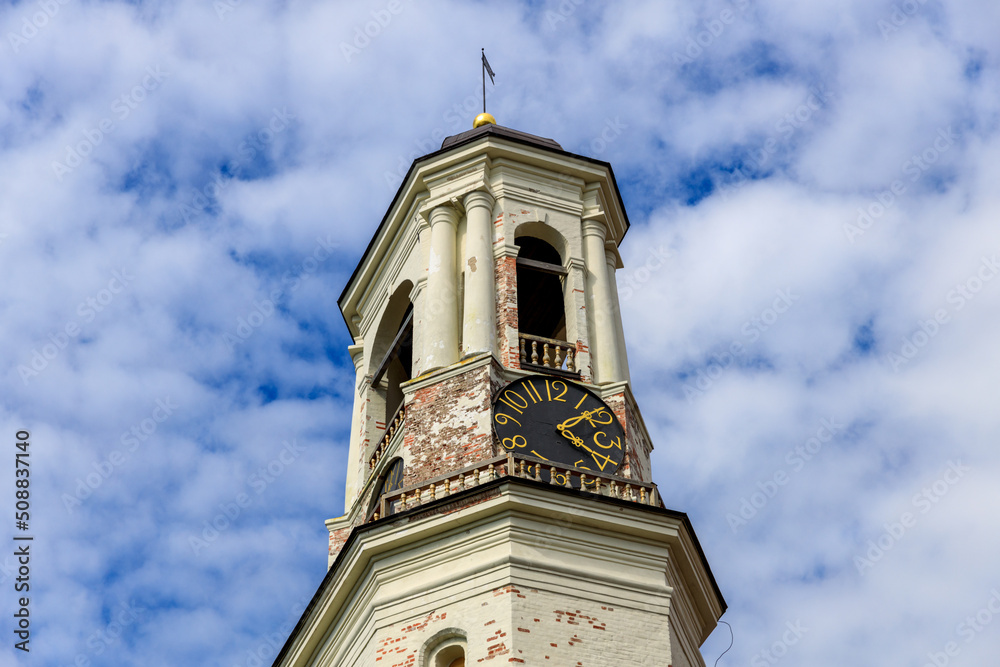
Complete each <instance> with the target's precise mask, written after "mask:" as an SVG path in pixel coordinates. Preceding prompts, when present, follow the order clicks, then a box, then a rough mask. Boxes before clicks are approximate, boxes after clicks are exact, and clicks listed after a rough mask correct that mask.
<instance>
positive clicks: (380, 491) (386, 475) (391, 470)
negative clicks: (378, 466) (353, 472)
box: [368, 459, 403, 516]
mask: <svg viewBox="0 0 1000 667" xmlns="http://www.w3.org/2000/svg"><path fill="white" fill-rule="evenodd" d="M401 488H403V459H396V460H394V461H393V462H392V463H390V464H389V467H387V468H386V469H385V470H384V471H383V472H382V475H381V476H380V477H379V480H378V482H377V483H376V484H375V492H374V493H372V499H371V502H370V503H369V504H368V516H371V515H372V514H373V513H374V512H375V508H377V507H378V503H379V500H381V498H382V496H383V495H385V494H387V493H391V492H392V491H398V490H399V489H401Z"/></svg>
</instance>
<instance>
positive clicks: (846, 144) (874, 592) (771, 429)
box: [0, 0, 1000, 667]
mask: <svg viewBox="0 0 1000 667" xmlns="http://www.w3.org/2000/svg"><path fill="white" fill-rule="evenodd" d="M998 34H1000V5H998V4H997V3H996V2H991V1H988V0H955V1H951V2H947V3H945V2H940V1H938V0H902V1H896V2H890V1H889V0H875V1H872V0H854V1H850V0H840V1H839V2H833V1H831V0H812V1H810V2H792V1H790V0H732V2H728V1H726V0H705V1H681V0H675V1H669V0H666V1H665V0H650V1H649V2H645V3H643V2H634V3H629V4H628V5H627V6H626V5H625V3H616V4H614V5H611V4H609V3H600V2H596V1H595V0H563V1H562V2H556V1H555V0H551V1H546V2H530V3H525V4H515V3H474V2H447V1H437V2H413V1H412V0H399V1H398V2H397V0H393V1H391V2H385V1H383V0H365V1H364V2H352V3H347V2H304V1H297V0H289V1H286V2H249V1H246V2H239V1H236V0H215V1H214V2H208V1H207V0H206V1H203V2H193V1H184V0H181V1H178V2H156V1H153V0H150V1H148V2H142V1H139V2H133V3H125V2H99V1H96V0H94V1H91V0H41V1H40V2H39V1H37V0H35V1H27V0H26V1H22V2H9V1H8V2H6V3H4V4H3V6H2V7H0V36H2V41H3V43H2V44H0V62H2V67H0V281H2V285H3V290H2V296H0V349H2V350H3V353H2V355H0V360H2V367H0V370H2V374H0V382H2V390H0V391H2V394H0V396H2V403H0V442H3V443H4V446H5V448H6V451H7V454H5V455H4V457H3V458H4V463H3V466H2V471H3V472H2V482H0V489H2V497H3V498H4V499H5V500H4V501H3V507H4V512H5V517H6V518H5V519H4V521H3V522H2V523H3V535H2V537H3V539H4V540H5V544H6V545H7V546H5V547H4V548H3V550H2V551H3V553H4V554H11V553H12V551H13V549H12V548H11V547H10V546H9V545H11V544H13V543H12V542H11V541H10V535H11V534H12V533H14V532H18V533H20V531H16V530H15V528H14V525H13V516H12V515H13V511H14V507H13V505H14V500H13V498H14V490H15V489H14V474H15V473H14V456H13V454H14V453H15V451H16V450H15V436H16V434H17V432H18V431H19V430H28V431H30V434H31V438H30V441H31V444H30V464H31V478H30V479H31V504H32V512H31V522H30V531H28V532H30V533H31V534H33V535H34V536H35V541H34V543H33V544H32V546H31V549H32V552H31V553H32V570H31V578H32V579H31V603H30V605H31V613H32V619H33V623H32V630H33V634H32V641H31V645H30V646H31V653H30V657H29V656H25V655H24V654H22V653H20V652H19V651H15V650H14V648H13V639H12V634H11V626H12V619H11V614H12V613H13V611H14V609H13V602H12V598H13V590H12V587H13V584H14V581H13V577H15V576H16V573H15V569H14V558H13V557H12V556H11V555H7V556H0V566H2V571H0V582H2V584H0V585H2V587H3V590H4V592H3V595H2V599H3V600H4V603H3V605H4V608H3V616H4V618H5V619H7V620H5V621H4V623H3V624H2V626H3V637H4V640H3V642H2V645H0V665H14V664H32V665H70V664H81V665H83V664H88V663H87V662H86V661H90V663H89V664H93V665H150V666H155V665H178V664H192V665H219V666H224V667H231V666H234V665H250V664H254V663H253V662H252V661H251V659H250V657H249V656H248V653H247V651H248V650H251V649H253V650H259V651H262V652H264V653H267V652H268V651H270V650H271V649H270V648H269V646H270V644H269V642H273V643H281V642H282V641H283V640H284V636H285V635H286V634H287V631H288V629H289V628H290V625H291V623H292V622H294V621H295V620H296V619H297V618H298V614H299V611H300V610H301V608H302V606H303V605H304V603H305V602H306V601H307V600H308V598H309V597H310V596H311V595H312V593H313V592H314V591H315V589H316V587H317V586H318V584H319V582H320V580H321V578H322V576H323V574H324V572H325V568H326V531H325V528H324V526H323V520H324V519H326V518H329V517H332V516H336V515H339V514H340V513H341V510H342V503H343V474H344V466H343V461H344V458H345V455H346V449H347V436H348V425H349V409H350V406H349V400H350V391H349V389H348V388H349V387H350V385H351V381H352V378H353V368H352V366H351V363H350V360H349V358H348V356H347V353H346V346H347V345H348V343H349V340H348V337H347V332H346V328H345V326H344V323H343V320H342V318H341V316H340V314H339V312H338V309H337V306H336V297H337V296H338V295H339V294H340V291H341V289H342V288H343V285H344V283H345V281H346V279H347V277H348V276H349V275H350V272H351V270H352V269H353V267H354V265H355V263H356V262H357V260H358V259H359V257H360V254H361V252H362V250H363V249H364V247H365V244H366V243H367V241H368V239H369V237H370V235H371V234H372V233H373V231H374V230H375V228H376V226H377V223H378V221H379V220H380V219H381V216H382V214H383V212H384V211H385V209H386V207H387V206H388V204H389V202H390V199H391V197H392V195H393V193H394V192H395V190H396V188H397V187H398V185H399V183H400V181H401V179H402V175H403V174H404V173H405V171H406V169H407V167H408V166H409V163H410V161H411V160H412V159H413V158H414V157H416V156H418V155H421V154H424V153H427V152H430V151H432V150H435V149H436V148H437V147H439V146H440V142H441V139H442V138H443V137H444V136H445V135H450V134H455V133H458V132H460V131H463V130H465V129H468V128H469V127H471V120H472V118H473V116H474V115H475V112H476V108H477V106H478V105H479V104H480V102H481V100H480V98H479V96H480V94H481V93H480V69H479V50H480V48H482V47H485V48H486V51H487V54H488V56H489V58H490V62H491V64H492V65H493V68H494V70H496V73H497V85H496V87H495V88H491V89H490V90H489V95H490V97H489V100H488V104H489V107H490V110H491V111H492V112H493V113H494V114H495V115H496V116H497V118H498V120H499V121H500V123H501V124H503V125H506V126H508V127H512V128H516V129H519V130H524V131H527V132H531V133H534V134H538V135H541V136H545V137H552V138H554V139H555V140H557V141H559V142H560V143H561V144H562V145H563V146H564V147H565V148H566V149H567V150H570V151H573V152H576V153H580V154H583V155H589V156H593V157H597V158H600V159H603V160H607V161H609V162H611V163H612V164H613V166H614V168H615V173H616V175H617V177H618V179H619V185H620V187H621V190H622V195H623V198H624V200H625V203H626V206H627V208H628V212H629V216H630V219H631V222H632V228H631V230H630V232H629V234H628V235H627V236H626V238H625V241H624V243H623V245H622V252H623V256H624V259H625V264H626V268H625V269H624V270H622V271H620V272H619V279H618V284H619V290H620V293H621V299H622V304H623V310H624V318H625V331H626V335H627V338H628V349H629V355H630V361H631V368H632V379H633V383H634V389H635V393H636V395H637V397H638V400H639V403H640V406H641V408H642V409H643V411H644V415H645V419H646V422H647V424H648V426H649V428H650V430H651V432H652V435H653V439H654V442H655V444H656V451H655V452H654V476H655V478H656V480H657V482H658V483H659V486H660V489H661V491H662V493H663V497H664V500H665V501H666V503H667V505H668V506H670V507H672V508H675V509H679V510H683V511H686V512H688V513H689V515H690V516H691V519H692V521H693V523H694V526H695V528H696V530H697V531H698V535H699V538H700V540H701V543H702V545H703V547H704V549H705V552H706V554H707V556H708V559H709V561H710V563H711V565H712V567H713V570H714V572H715V575H716V577H717V579H718V582H719V585H720V586H721V588H722V591H723V593H724V595H725V597H726V599H727V601H728V603H729V611H728V612H727V614H726V616H725V617H724V618H725V620H727V621H729V622H730V623H731V624H732V626H733V629H734V633H735V645H734V647H733V648H732V650H731V651H730V652H729V653H728V654H726V655H725V657H723V658H722V660H721V661H720V663H719V664H720V665H751V666H753V667H756V666H759V665H771V664H777V663H779V662H780V663H782V664H787V665H811V666H817V667H826V666H830V667H832V666H834V665H837V666H839V665H843V664H859V665H884V664H892V665H899V666H901V667H921V666H923V665H926V664H936V665H938V667H940V666H941V665H945V664H951V665H968V666H970V667H972V666H976V665H985V664H991V663H992V662H994V661H995V659H996V655H997V654H998V653H1000V618H998V617H997V613H996V612H1000V567H998V566H997V554H998V553H1000V530H998V527H997V526H998V521H997V518H996V516H997V511H998V509H1000V490H998V487H1000V460H998V452H1000V410H998V400H997V395H998V391H997V383H998V382H1000V345H998V339H997V331H1000V308H998V305H1000V278H998V273H1000V261H998V258H1000V216H998V213H1000V188H998V184H1000V139H998V137H1000V134H998V130H1000V113H998V110H1000V76H998V74H1000V70H998V66H1000V44H998V42H997V35H998ZM994 278H997V279H996V280H994ZM276 289H280V290H281V294H280V296H279V298H277V299H276V300H274V301H273V302H272V301H270V300H269V295H270V294H271V292H272V291H273V290H276ZM220 517H223V519H222V520H220ZM213 522H215V523H216V524H217V525H224V526H226V527H225V528H224V529H223V530H214V529H212V528H211V527H210V526H211V524H212V523H213ZM991 606H992V609H991ZM728 644H729V632H728V629H727V628H725V627H724V626H723V627H720V628H719V629H718V630H717V631H716V633H715V634H714V635H713V636H712V637H711V638H710V639H709V640H708V642H706V644H705V646H704V647H703V653H704V655H705V657H706V660H707V662H708V663H709V664H712V663H713V662H714V661H715V659H716V658H717V657H718V656H719V654H720V653H721V652H722V651H723V650H724V649H725V648H726V646H728ZM272 655H273V653H272Z"/></svg>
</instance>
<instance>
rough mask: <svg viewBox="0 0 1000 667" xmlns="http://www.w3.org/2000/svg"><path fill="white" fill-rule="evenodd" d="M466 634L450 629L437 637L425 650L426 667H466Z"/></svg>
mask: <svg viewBox="0 0 1000 667" xmlns="http://www.w3.org/2000/svg"><path fill="white" fill-rule="evenodd" d="M465 650H466V639H465V633H464V632H463V631H462V630H458V629H457V628H449V629H447V630H443V631H441V632H439V633H438V634H437V635H435V636H434V637H433V638H431V640H430V641H429V642H427V644H425V648H424V649H423V651H422V653H423V658H422V660H421V665H423V666H424V667H465Z"/></svg>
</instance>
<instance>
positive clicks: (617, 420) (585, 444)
mask: <svg viewBox="0 0 1000 667" xmlns="http://www.w3.org/2000/svg"><path fill="white" fill-rule="evenodd" d="M484 116H488V115H487V114H484V115H483V116H480V117H479V118H477V122H476V125H475V126H474V128H473V129H472V130H470V131H468V132H464V133H462V134H458V135H455V136H452V137H448V138H446V139H445V140H444V142H443V144H442V146H441V149H440V150H438V151H436V152H434V153H431V154H429V155H425V156H423V157H421V158H418V159H417V160H415V161H414V162H413V164H412V165H411V167H410V170H409V171H408V172H407V175H406V177H405V178H404V181H403V184H402V185H401V186H400V188H399V191H398V192H397V193H396V195H395V197H394V198H393V201H392V203H391V205H390V206H389V209H388V211H387V212H386V214H385V216H384V217H383V219H382V221H381V224H380V225H379V227H378V230H377V231H376V232H375V235H374V237H373V238H372V240H371V242H370V243H369V245H368V247H367V249H366V250H365V253H364V255H363V257H362V259H361V261H360V263H359V264H358V266H357V268H356V269H355V271H354V274H353V275H352V276H351V278H350V280H349V281H348V283H347V286H346V287H345V288H344V291H343V293H342V294H341V296H340V299H339V305H340V309H341V312H342V313H343V315H344V318H345V321H346V322H347V326H348V329H349V330H350V333H351V335H352V337H353V338H354V344H353V345H351V346H350V347H349V353H350V355H351V359H352V360H353V362H354V367H355V370H356V379H355V386H354V412H353V415H352V419H351V427H350V428H351V432H350V449H349V455H348V461H347V481H346V490H345V494H346V497H345V508H344V514H343V515H342V516H340V517H337V518H334V519H330V520H328V521H327V528H328V529H329V533H330V538H329V570H328V572H327V576H326V577H325V578H324V580H323V582H322V584H321V585H320V587H319V590H318V591H317V592H316V595H315V596H314V598H313V600H312V602H311V603H310V604H309V606H308V607H307V609H306V611H305V612H304V614H303V616H302V618H301V620H300V621H299V624H298V625H297V626H296V628H295V630H294V631H293V632H292V635H291V637H290V638H289V639H288V642H287V643H286V645H285V647H284V648H283V649H282V651H281V653H280V654H279V656H278V658H277V660H276V661H275V664H276V665H296V666H302V667H304V666H306V665H323V666H327V665H329V666H333V665H336V666H340V665H359V666H360V665H371V666H375V665H380V666H384V667H394V666H398V667H404V666H405V667H458V666H461V665H464V664H466V663H468V664H469V665H472V664H478V663H487V664H507V663H517V664H528V665H542V664H553V665H594V666H597V665H609V664H611V665H632V664H656V665H673V666H674V667H686V666H689V665H703V664H704V663H703V661H702V659H701V655H700V653H699V651H698V647H699V646H700V645H701V643H702V642H703V641H704V640H705V638H706V637H707V636H708V635H709V634H710V633H711V631H712V630H713V629H714V627H715V625H716V622H717V621H718V619H719V617H720V616H721V615H722V613H723V612H724V611H725V601H724V600H723V598H722V595H721V593H720V592H719V589H718V587H717V585H716V583H715V580H714V578H713V577H712V574H711V571H710V569H709V567H708V563H707V561H706V559H705V556H704V554H703V553H702V551H701V548H700V546H699V545H698V542H697V539H696V537H695V535H694V531H693V529H692V527H691V524H690V522H689V520H688V518H687V516H686V515H684V514H683V513H680V512H676V511H673V510H670V509H667V508H665V507H664V506H663V504H662V502H661V500H660V496H659V492H658V490H657V487H656V484H654V483H653V475H652V471H651V466H650V452H651V451H652V448H653V445H652V443H651V441H650V438H649V434H648V433H647V431H646V428H645V425H644V423H643V421H642V417H641V414H640V412H639V408H638V406H637V404H636V401H635V398H634V397H633V395H632V391H631V388H630V384H629V370H628V357H627V354H626V351H625V340H624V334H623V331H622V322H621V317H620V313H619V305H618V296H617V294H618V292H617V287H616V284H615V272H616V270H617V269H619V268H622V263H621V258H620V256H619V254H618V245H619V243H621V240H622V238H623V237H624V235H625V233H626V231H627V230H628V225H629V223H628V218H627V215H626V212H625V207H624V205H623V202H622V199H621V195H620V193H619V191H618V186H617V184H616V182H615V178H614V173H613V172H612V169H611V165H610V164H608V163H606V162H602V161H600V160H595V159H592V158H588V157H584V156H580V155H574V154H571V153H568V152H566V151H564V150H563V149H562V147H561V146H560V145H559V144H558V143H556V142H555V141H553V140H551V139H545V138H541V137H537V136H533V135H530V134H526V133H523V132H519V131H516V130H512V129H509V128H505V127H501V126H499V125H497V124H496V123H495V122H493V119H492V117H488V118H484Z"/></svg>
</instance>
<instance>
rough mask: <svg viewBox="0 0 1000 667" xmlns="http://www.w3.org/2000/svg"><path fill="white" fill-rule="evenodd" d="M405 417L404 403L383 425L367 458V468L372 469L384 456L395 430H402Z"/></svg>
mask: <svg viewBox="0 0 1000 667" xmlns="http://www.w3.org/2000/svg"><path fill="white" fill-rule="evenodd" d="M405 418H406V405H405V404H403V405H400V406H399V409H398V410H396V414H395V415H393V417H392V419H390V420H389V422H388V423H387V424H386V425H385V433H383V434H382V437H381V438H379V441H378V445H376V446H375V450H374V451H373V452H372V454H371V457H370V458H369V459H368V470H369V471H372V470H375V468H376V467H377V466H378V464H379V462H381V461H382V457H384V456H385V453H386V451H388V449H389V445H390V444H391V443H392V439H393V437H394V436H395V435H396V433H397V432H399V431H402V429H403V423H404V420H405Z"/></svg>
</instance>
